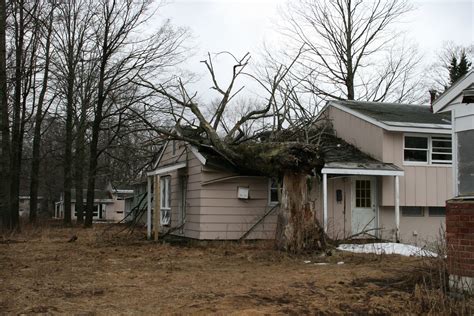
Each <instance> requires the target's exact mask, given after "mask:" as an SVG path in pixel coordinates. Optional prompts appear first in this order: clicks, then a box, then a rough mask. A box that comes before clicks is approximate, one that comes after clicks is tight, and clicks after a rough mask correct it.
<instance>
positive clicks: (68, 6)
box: [53, 0, 95, 225]
mask: <svg viewBox="0 0 474 316" xmlns="http://www.w3.org/2000/svg"><path fill="white" fill-rule="evenodd" d="M94 10H95V7H94V2H92V1H89V0H74V1H65V2H62V3H60V4H59V5H58V8H57V11H58V14H57V20H58V22H57V25H56V27H55V32H54V42H53V45H54V46H55V51H56V52H57V54H56V56H57V58H56V59H55V60H54V66H55V67H54V68H55V70H54V72H55V77H56V80H57V83H58V87H59V93H60V95H61V96H63V99H64V101H65V118H66V120H65V129H66V133H65V134H66V135H65V146H64V223H65V224H67V225H69V224H71V198H72V197H71V188H72V178H73V175H72V171H73V159H72V154H73V151H72V147H73V141H74V139H73V136H74V135H73V119H74V116H75V109H76V104H77V100H78V96H77V80H78V66H79V63H80V62H81V60H82V59H83V58H84V56H85V51H86V49H87V47H86V45H87V41H88V40H89V36H90V35H91V32H90V31H89V30H90V22H91V21H92V16H93V14H94Z"/></svg>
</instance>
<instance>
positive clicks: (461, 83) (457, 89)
mask: <svg viewBox="0 0 474 316" xmlns="http://www.w3.org/2000/svg"><path fill="white" fill-rule="evenodd" d="M473 83H474V70H471V71H470V72H469V73H468V74H466V75H465V76H464V77H463V78H461V79H460V80H458V82H456V83H455V84H454V85H453V86H452V87H451V88H449V89H448V90H447V91H446V92H444V93H443V94H441V95H440V96H439V97H438V98H437V99H436V100H434V102H433V112H435V113H437V112H443V111H449V110H451V107H450V105H452V104H451V102H452V101H453V100H454V99H455V98H456V97H457V96H459V95H460V94H461V93H462V92H463V90H464V89H467V88H469V87H470V86H471V85H472V84H473Z"/></svg>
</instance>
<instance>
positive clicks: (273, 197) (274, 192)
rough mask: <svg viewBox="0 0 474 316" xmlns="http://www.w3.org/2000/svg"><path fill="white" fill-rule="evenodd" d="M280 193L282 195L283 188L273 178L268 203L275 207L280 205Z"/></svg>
mask: <svg viewBox="0 0 474 316" xmlns="http://www.w3.org/2000/svg"><path fill="white" fill-rule="evenodd" d="M279 193H281V188H280V186H279V183H278V180H277V179H275V178H271V179H270V182H269V186H268V203H269V204H270V205H275V204H278V203H279V199H278V196H279V195H280V194H279Z"/></svg>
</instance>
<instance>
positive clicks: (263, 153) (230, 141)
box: [136, 54, 335, 252]
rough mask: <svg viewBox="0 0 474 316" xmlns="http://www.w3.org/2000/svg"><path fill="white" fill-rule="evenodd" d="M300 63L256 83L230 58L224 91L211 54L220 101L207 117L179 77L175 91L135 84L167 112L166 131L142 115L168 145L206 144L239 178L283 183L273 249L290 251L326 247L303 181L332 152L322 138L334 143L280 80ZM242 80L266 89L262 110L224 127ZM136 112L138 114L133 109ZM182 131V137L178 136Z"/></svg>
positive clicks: (208, 63) (241, 64) (242, 63)
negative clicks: (255, 125)
mask: <svg viewBox="0 0 474 316" xmlns="http://www.w3.org/2000/svg"><path fill="white" fill-rule="evenodd" d="M229 55H230V54H229ZM230 56H232V55H230ZM298 57H299V55H297V56H296V57H295V58H294V59H293V61H292V62H291V63H290V64H289V65H287V66H284V65H281V66H279V67H277V68H274V72H273V73H270V70H268V69H270V68H267V70H266V71H267V72H266V76H265V78H257V77H256V76H253V75H251V74H249V73H246V72H245V69H246V67H247V66H248V63H249V60H250V55H248V54H247V55H245V56H244V57H243V58H241V59H237V58H235V57H234V56H232V58H234V60H235V64H234V66H233V68H232V76H231V80H230V83H229V84H228V85H226V86H225V87H223V86H221V85H220V83H219V81H218V79H217V78H216V72H215V70H214V65H213V61H212V58H211V55H209V57H208V59H207V60H205V61H203V63H204V65H205V66H206V68H207V70H208V72H209V74H210V76H211V78H212V83H213V86H212V89H214V90H215V91H217V92H218V94H219V95H220V98H219V102H218V105H217V106H216V107H215V110H214V111H213V112H212V115H211V117H210V118H208V117H206V115H205V114H203V113H204V111H203V110H204V106H203V105H200V104H199V103H198V101H197V100H196V94H193V95H191V94H189V93H188V91H187V89H186V88H185V85H184V84H183V83H182V82H181V81H180V80H179V79H178V80H177V81H176V85H174V86H170V85H168V86H167V87H166V88H165V87H164V86H161V85H155V84H153V83H152V82H150V81H148V80H145V79H143V78H141V81H140V82H139V84H140V85H142V87H144V88H146V89H149V90H152V91H153V92H154V93H155V99H160V101H158V103H159V106H160V107H161V108H160V111H161V112H162V113H163V112H167V113H168V114H169V115H170V117H171V118H172V119H174V120H175V122H174V123H175V124H176V127H175V128H174V129H172V130H170V129H169V128H168V129H167V128H161V127H159V125H155V124H154V123H153V122H152V121H150V120H149V117H148V119H147V118H145V115H143V118H144V120H146V122H147V124H148V125H149V126H150V127H151V128H154V129H155V130H156V131H158V132H159V133H161V134H163V135H164V136H167V137H169V138H172V139H178V140H183V141H186V142H189V143H191V144H195V145H199V146H200V145H203V144H205V145H210V146H212V147H213V149H214V150H215V151H216V152H218V153H219V154H220V155H221V156H222V157H224V158H225V159H226V160H227V161H229V162H230V163H231V164H233V165H234V166H236V167H237V168H238V169H239V170H241V172H251V173H253V174H261V175H265V176H270V177H274V178H279V179H282V180H283V181H282V193H281V197H280V211H279V212H280V213H279V215H278V223H277V233H276V245H277V247H278V248H279V249H282V250H287V251H291V252H298V251H302V250H306V249H318V248H319V249H323V248H325V247H326V239H327V237H326V235H325V233H324V230H323V228H322V227H321V225H320V224H319V222H318V220H317V216H316V210H315V206H314V204H315V203H312V201H310V199H309V190H308V181H310V179H311V177H314V176H315V175H316V174H317V173H318V171H320V168H321V167H322V165H323V163H324V160H325V157H326V156H327V155H328V154H330V152H329V151H330V150H331V146H330V145H328V144H329V143H331V142H328V140H333V139H334V138H335V136H334V135H333V133H332V130H331V128H330V126H329V125H328V124H325V123H324V122H323V121H322V119H318V120H316V117H315V116H314V115H311V114H310V113H309V112H305V110H304V107H303V106H302V105H301V104H300V103H299V100H298V98H297V97H296V96H295V95H294V94H293V92H294V90H293V89H291V88H290V87H289V85H288V81H285V80H286V75H287V74H288V73H289V71H290V69H291V67H292V66H293V65H294V63H295V61H296V60H297V58H298ZM241 76H249V77H251V78H252V79H253V80H256V81H257V82H258V83H259V84H260V85H261V86H262V87H263V88H264V89H265V90H266V91H267V97H266V98H265V99H264V101H262V104H261V105H260V106H257V107H255V108H253V109H252V110H249V111H248V112H246V113H245V114H243V115H242V116H241V117H239V118H237V119H235V121H234V122H233V125H232V126H229V122H228V120H227V121H226V122H225V123H224V117H225V116H226V111H230V109H231V107H232V106H234V103H233V102H232V101H233V100H234V98H235V96H236V94H237V93H238V92H239V91H241V88H240V89H235V86H236V80H237V78H238V77H241ZM234 90H236V91H237V92H234ZM166 104H167V105H168V106H167V107H166ZM149 106H150V103H147V106H146V107H143V108H144V109H145V108H147V109H149ZM136 111H137V114H139V110H138V109H136ZM296 112H298V115H295V113H296ZM275 117H278V119H276V120H275V119H274V118H275ZM295 117H298V119H297V120H296V119H295ZM255 121H260V123H261V124H258V125H259V126H263V127H260V128H253V129H249V130H246V131H245V132H244V130H243V129H242V126H243V125H244V124H246V123H248V122H255ZM184 128H185V131H186V132H183V130H184Z"/></svg>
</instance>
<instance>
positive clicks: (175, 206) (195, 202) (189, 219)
mask: <svg viewBox="0 0 474 316" xmlns="http://www.w3.org/2000/svg"><path fill="white" fill-rule="evenodd" d="M183 161H186V162H187V164H188V166H187V168H186V169H185V170H178V171H173V172H170V173H169V174H166V175H162V176H170V177H171V227H177V226H180V225H181V224H182V213H181V212H182V210H183V206H182V196H181V194H182V192H181V184H180V181H181V180H180V177H182V176H187V183H186V196H187V197H186V207H185V212H186V214H185V220H184V221H185V225H184V227H183V234H182V235H183V236H185V237H189V238H200V228H199V225H200V222H199V218H198V216H196V215H199V208H200V207H199V200H200V192H201V163H200V162H199V160H198V159H197V158H196V157H195V156H194V154H193V153H192V152H191V150H189V148H187V146H185V144H184V143H183V142H180V141H175V152H174V154H173V141H170V142H169V143H168V145H167V146H166V148H165V151H164V153H163V156H162V158H161V161H160V163H159V165H158V167H162V166H166V165H172V164H175V163H178V162H183ZM164 230H165V229H164ZM176 233H177V234H180V231H176Z"/></svg>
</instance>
